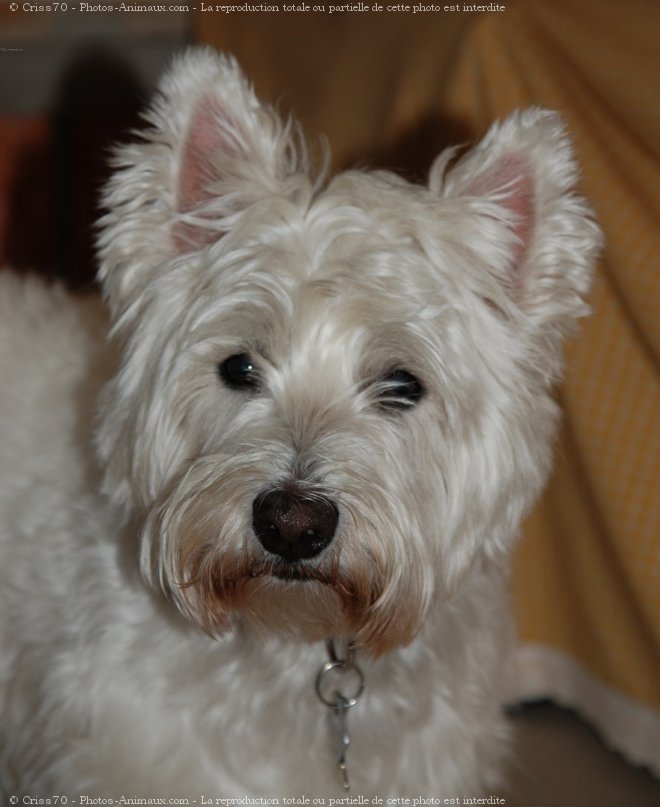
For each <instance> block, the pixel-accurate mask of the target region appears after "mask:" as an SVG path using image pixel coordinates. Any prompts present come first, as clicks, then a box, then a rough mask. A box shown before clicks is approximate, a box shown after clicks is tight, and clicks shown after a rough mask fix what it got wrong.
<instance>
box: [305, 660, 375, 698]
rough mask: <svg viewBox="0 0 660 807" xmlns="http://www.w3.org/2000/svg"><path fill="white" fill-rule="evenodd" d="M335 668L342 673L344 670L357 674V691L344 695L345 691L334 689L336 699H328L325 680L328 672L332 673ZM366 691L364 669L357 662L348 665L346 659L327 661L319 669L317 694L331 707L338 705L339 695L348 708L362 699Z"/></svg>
mask: <svg viewBox="0 0 660 807" xmlns="http://www.w3.org/2000/svg"><path fill="white" fill-rule="evenodd" d="M333 670H339V671H341V673H344V672H353V673H355V675H356V676H357V689H356V690H355V693H354V694H353V695H351V696H350V697H347V696H346V695H344V693H343V692H340V691H339V690H338V689H334V690H333V694H334V696H335V697H334V700H328V698H327V697H326V696H325V695H324V694H323V682H324V679H325V678H326V676H327V675H328V673H331V672H332V671H333ZM363 692H364V674H363V672H362V670H361V669H360V668H359V667H358V666H357V664H353V663H351V664H350V665H348V664H347V663H346V661H342V660H337V661H326V663H325V664H324V665H323V666H322V667H321V669H320V670H319V674H318V675H317V676H316V694H317V695H318V697H319V699H320V700H321V702H322V703H324V704H325V705H326V706H329V707H330V708H334V707H335V706H336V705H337V696H339V697H341V698H342V699H343V701H344V705H345V706H346V708H349V707H351V706H355V704H356V703H357V702H358V701H359V700H360V698H361V697H362V693H363Z"/></svg>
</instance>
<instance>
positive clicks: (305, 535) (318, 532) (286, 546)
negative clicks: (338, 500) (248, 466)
mask: <svg viewBox="0 0 660 807" xmlns="http://www.w3.org/2000/svg"><path fill="white" fill-rule="evenodd" d="M338 518H339V513H338V510H337V507H336V505H335V504H334V503H333V502H332V501H330V500H329V499H327V498H325V497H323V496H319V495H316V494H311V495H310V494H309V493H304V492H300V491H297V490H295V489H283V488H275V489H273V490H270V491H267V492H266V493H261V494H260V495H259V496H257V497H256V499H255V500H254V501H253V502H252V529H253V530H254V534H255V535H256V536H257V538H258V539H259V542H260V543H261V545H262V546H263V548H264V549H265V550H266V551H267V552H270V553H271V554H273V555H278V556H279V557H280V558H282V559H283V560H285V561H287V562H288V563H295V562H297V561H299V560H305V559H306V558H313V557H315V556H316V555H318V554H319V553H321V552H322V551H323V550H324V549H325V548H326V547H327V546H329V544H330V542H331V541H332V539H333V537H334V534H335V530H336V529H337V520H338Z"/></svg>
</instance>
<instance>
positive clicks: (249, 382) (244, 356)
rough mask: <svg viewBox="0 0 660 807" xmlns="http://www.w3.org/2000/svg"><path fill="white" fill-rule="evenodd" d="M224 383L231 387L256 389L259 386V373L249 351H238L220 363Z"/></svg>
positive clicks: (219, 369) (220, 372) (219, 367)
mask: <svg viewBox="0 0 660 807" xmlns="http://www.w3.org/2000/svg"><path fill="white" fill-rule="evenodd" d="M218 372H219V374H220V378H221V379H222V381H223V382H224V384H225V385H226V386H227V387H229V388H230V389H236V390H255V389H258V387H259V374H258V372H257V368H256V367H255V364H254V362H253V361H252V357H251V356H250V354H249V353H237V354H236V355H235V356H230V357H229V358H228V359H225V360H224V361H223V362H222V363H221V364H219V365H218Z"/></svg>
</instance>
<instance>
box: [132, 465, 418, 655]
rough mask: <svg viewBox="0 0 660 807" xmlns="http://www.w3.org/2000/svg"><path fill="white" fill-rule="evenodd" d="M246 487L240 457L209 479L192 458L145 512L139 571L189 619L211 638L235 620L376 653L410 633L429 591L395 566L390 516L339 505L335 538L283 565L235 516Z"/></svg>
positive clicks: (245, 499)
mask: <svg viewBox="0 0 660 807" xmlns="http://www.w3.org/2000/svg"><path fill="white" fill-rule="evenodd" d="M225 470H227V469H225ZM202 477H205V478H202ZM246 482H248V483H249V484H245V483H246ZM246 488H249V490H250V491H252V490H253V489H254V479H253V478H252V477H251V473H250V472H249V471H248V466H247V463H245V462H237V463H236V465H235V467H233V468H232V472H231V473H224V474H221V475H214V477H213V478H211V473H210V466H209V465H208V464H200V465H198V466H195V465H193V466H191V468H190V469H189V470H188V472H187V474H186V475H185V477H184V478H183V479H181V480H180V482H179V484H178V485H177V486H176V487H175V488H174V490H173V492H171V493H170V495H169V496H168V497H167V498H166V499H164V500H163V501H162V502H161V503H160V505H157V506H155V507H154V508H153V509H152V511H151V513H150V514H149V517H148V518H147V521H146V524H145V529H144V532H143V536H142V569H143V573H144V574H145V576H146V578H147V579H148V580H149V581H150V582H151V583H152V584H153V585H156V586H157V587H159V588H160V589H161V590H162V591H163V592H164V593H165V595H166V596H167V597H168V598H169V599H170V600H171V601H172V602H173V603H174V604H175V605H176V606H177V608H178V609H179V610H180V611H181V612H182V613H183V614H184V615H185V616H186V617H187V618H189V619H191V620H192V621H193V622H194V623H196V624H197V625H198V626H199V627H200V628H201V629H202V630H203V631H204V632H206V633H208V634H209V635H212V636H219V635H221V634H223V633H225V632H226V631H228V630H230V629H231V628H232V626H233V624H234V621H235V619H236V617H239V618H242V619H245V620H247V621H248V622H249V623H250V624H251V625H252V626H254V627H255V628H257V629H260V630H264V631H267V632H276V633H279V634H284V635H286V636H290V637H293V638H295V639H298V640H301V641H316V640H321V639H324V638H327V637H329V636H350V637H352V638H354V639H355V640H356V641H357V642H358V643H359V644H360V645H362V646H364V647H365V648H366V649H367V650H368V651H369V652H371V653H372V654H373V655H380V654H382V653H384V652H387V651H388V650H391V649H392V648H394V647H396V646H400V645H405V644H407V643H408V642H410V641H411V640H412V639H413V638H414V636H415V634H416V632H417V631H418V629H419V627H420V625H421V623H422V621H423V616H424V613H425V611H426V609H427V607H428V603H429V600H430V596H429V592H428V585H426V586H425V585H423V584H422V585H420V584H419V576H417V584H416V585H412V580H413V579H414V576H413V575H411V574H410V573H408V572H409V570H408V572H407V571H406V570H404V569H403V568H402V562H403V561H404V560H407V561H409V560H410V556H411V554H412V553H411V552H410V551H407V552H406V555H405V557H404V556H397V557H391V556H389V555H388V553H387V546H388V542H387V538H386V536H387V535H391V533H392V524H391V520H392V519H393V516H392V519H388V518H387V516H384V517H383V518H382V519H381V521H380V522H379V523H378V524H374V523H373V521H370V520H367V519H364V518H361V516H360V511H359V509H358V508H356V507H355V506H353V507H351V506H350V505H349V506H345V507H344V510H345V512H346V513H347V514H348V515H347V517H346V522H347V523H348V525H349V526H344V528H343V529H342V530H341V533H342V534H341V535H340V536H338V537H336V538H335V540H334V541H333V544H332V545H331V546H330V547H329V548H328V549H326V550H325V551H324V552H323V553H322V554H321V555H320V556H319V557H318V558H313V559H309V560H302V561H298V562H296V563H288V562H285V561H283V560H281V559H280V558H278V557H277V556H275V555H271V554H269V553H267V552H265V551H264V550H263V549H262V548H261V547H260V546H259V545H258V542H257V540H256V538H255V537H254V536H253V535H252V532H251V526H250V524H249V523H248V522H247V519H246V516H245V515H241V514H245V513H247V512H249V506H247V505H248V503H249V502H251V493H250V494H248V495H246ZM367 510H368V512H371V513H372V514H373V512H374V511H373V509H372V508H367ZM389 545H390V546H392V545H394V546H402V545H405V542H403V541H401V540H399V541H394V540H391V541H390V544H389ZM425 577H426V580H427V582H428V580H430V579H432V575H426V576H425Z"/></svg>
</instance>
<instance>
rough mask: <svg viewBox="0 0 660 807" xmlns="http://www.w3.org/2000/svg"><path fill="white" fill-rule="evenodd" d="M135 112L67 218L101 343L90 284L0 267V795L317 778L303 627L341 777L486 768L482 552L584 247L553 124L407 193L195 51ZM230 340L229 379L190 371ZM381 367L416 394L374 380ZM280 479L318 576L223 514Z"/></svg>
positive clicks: (531, 461) (500, 657) (323, 776)
mask: <svg viewBox="0 0 660 807" xmlns="http://www.w3.org/2000/svg"><path fill="white" fill-rule="evenodd" d="M148 119H149V122H150V125H151V128H150V130H149V131H148V133H147V134H146V135H145V137H144V139H143V140H142V141H140V142H138V143H136V144H134V145H131V146H126V147H124V148H122V149H120V150H119V151H118V153H117V157H116V165H117V173H116V174H115V177H114V179H113V180H112V182H111V183H110V185H109V187H108V189H107V192H106V196H105V203H106V206H107V209H108V212H107V214H106V215H105V217H104V219H103V221H102V231H101V235H100V239H99V253H100V264H101V271H100V277H101V279H102V281H103V285H104V289H105V292H106V297H107V302H108V304H109V309H110V312H111V318H112V323H113V324H112V335H113V345H114V346H116V348H117V350H115V347H112V348H110V347H106V344H105V342H104V338H103V332H104V330H105V314H104V313H103V309H102V308H101V307H100V304H99V302H98V301H97V300H94V299H88V300H82V299H77V298H74V297H71V296H69V295H68V294H66V293H65V292H64V291H62V290H61V289H58V288H55V289H51V288H46V287H45V286H44V285H42V284H41V283H40V282H39V281H37V280H34V279H30V280H27V281H19V280H18V279H16V278H15V277H13V276H12V275H10V274H5V275H3V276H2V277H0V374H1V377H2V394H1V396H0V423H1V424H2V427H3V439H2V444H1V446H0V480H1V485H0V608H1V610H0V614H1V622H0V646H1V648H2V653H1V656H0V705H1V708H2V718H1V720H0V765H1V767H0V792H3V794H4V795H17V796H21V795H32V796H46V795H51V794H53V793H60V794H66V795H68V796H69V797H70V798H72V797H74V796H79V795H87V796H95V797H99V796H103V797H111V796H112V797H115V798H117V797H119V796H121V795H122V794H124V795H130V796H141V797H144V798H149V797H157V796H166V797H175V796H182V797H187V798H190V799H199V798H200V797H201V795H203V794H206V795H209V796H213V797H216V796H217V797H220V796H225V797H229V796H238V797H240V796H244V795H246V794H255V795H270V796H285V795H301V794H306V795H309V796H330V795H338V794H340V793H341V786H340V781H339V776H338V773H337V770H336V766H335V764H334V759H333V756H332V752H331V751H330V748H329V739H328V734H327V726H326V721H325V712H326V709H325V708H324V707H323V706H322V705H321V704H320V702H319V701H318V700H317V698H316V696H315V694H314V689H313V685H314V679H315V676H316V673H317V671H318V669H319V667H320V665H321V664H322V662H323V661H324V660H325V651H324V646H323V641H322V640H323V639H325V638H326V637H328V636H337V637H339V636H353V637H354V638H355V640H356V641H357V644H358V648H359V649H358V662H359V664H360V666H361V667H362V669H363V671H364V673H365V678H366V691H365V695H364V697H363V699H362V700H361V701H360V702H359V704H358V705H357V706H355V707H354V708H353V709H352V710H351V711H350V714H349V728H350V732H351V739H352V745H351V747H350V750H349V753H348V763H349V772H350V775H351V779H352V782H353V789H354V793H363V794H366V795H374V794H380V795H385V794H388V795H405V796H410V797H412V796H415V795H417V796H420V795H421V796H434V797H447V796H448V797H453V796H456V795H460V794H465V795H478V794H479V793H480V792H484V791H487V790H488V789H489V788H492V787H494V786H495V785H496V784H497V783H498V782H499V781H500V778H501V770H502V759H503V753H504V749H505V747H506V738H507V735H508V728H507V725H506V722H505V720H504V718H503V716H502V714H501V708H500V694H501V691H502V688H503V676H504V670H505V666H506V651H507V646H508V642H509V640H510V625H509V616H508V604H507V594H506V584H507V567H508V560H507V559H508V556H509V554H510V550H511V548H512V545H513V542H514V540H515V538H516V536H517V533H518V530H519V525H520V521H521V518H522V516H523V515H524V514H525V513H526V512H527V510H528V509H529V507H530V506H531V504H532V503H533V501H534V499H535V497H536V496H537V495H538V493H539V491H540V490H541V487H542V485H543V482H544V480H545V478H546V476H547V473H548V469H549V466H550V459H551V457H550V454H551V441H552V436H553V433H554V429H555V424H556V419H557V408H556V406H555V404H554V402H553V401H552V398H551V388H552V384H553V383H554V381H555V380H556V379H557V377H558V375H559V373H560V371H561V340H562V338H563V337H564V336H565V334H566V333H568V332H570V331H571V329H572V327H573V325H574V322H575V320H576V319H577V318H578V317H579V316H581V315H583V314H584V313H585V306H584V303H583V302H582V299H583V296H584V294H585V292H586V291H587V289H588V285H589V279H590V272H591V266H592V263H593V260H594V257H595V254H596V252H597V250H598V247H599V244H600V237H599V233H598V230H597V228H596V226H595V224H594V223H593V220H592V219H591V217H590V214H589V210H588V208H587V207H586V205H585V203H584V202H583V201H582V200H581V199H579V197H577V196H576V195H575V194H574V185H575V181H576V173H577V171H576V166H575V163H574V160H573V157H572V153H571V148H570V145H569V143H568V140H567V137H566V134H565V132H564V130H563V127H562V124H561V122H560V121H559V119H558V117H557V116H556V115H554V114H552V113H548V112H543V111H540V110H529V111H526V112H522V113H516V114H514V115H512V116H511V117H510V118H509V119H508V120H506V121H505V122H503V123H502V124H500V125H496V126H494V127H493V128H492V129H491V131H490V132H489V134H488V135H487V136H486V138H485V139H484V141H483V142H482V143H481V144H479V145H478V146H477V147H476V148H475V149H474V150H473V151H472V152H470V153H469V154H467V155H466V156H464V157H462V158H461V159H460V160H459V161H458V162H456V163H455V164H454V165H453V166H450V167H449V168H448V165H450V163H451V162H452V159H453V153H452V154H450V153H446V154H445V155H441V157H439V158H438V160H437V162H436V164H435V165H434V167H433V169H432V171H431V177H430V181H429V186H428V188H422V187H417V186H412V185H409V184H408V183H406V182H404V181H403V180H401V179H398V178H396V177H394V176H392V175H390V174H386V173H382V172H380V173H379V172H376V173H362V172H347V173H344V174H340V175H339V176H337V177H335V178H333V179H332V180H330V181H329V182H328V181H326V180H325V178H324V176H323V171H320V172H317V173H316V174H314V173H313V172H312V170H311V169H310V159H309V157H308V156H307V153H306V150H305V147H304V145H303V141H302V138H301V136H300V134H299V133H298V131H297V129H296V127H295V126H294V125H292V124H286V125H285V124H283V123H282V122H281V121H280V120H279V118H278V117H277V116H276V115H275V113H274V112H273V111H272V110H271V109H269V108H268V107H265V106H263V105H261V104H260V103H259V102H258V101H257V99H256V98H255V97H254V94H253V92H252V90H251V88H250V87H249V85H248V84H247V82H246V80H245V79H244V78H243V76H242V74H241V73H240V71H239V69H238V67H237V66H236V64H235V63H234V62H233V60H231V59H229V58H227V57H222V56H217V55H215V54H212V53H211V52H209V51H205V50H201V51H193V52H190V53H189V54H187V55H186V56H185V57H183V58H181V59H180V60H179V61H178V62H177V63H176V64H175V65H174V67H173V68H172V70H171V72H170V73H169V74H168V75H167V76H166V77H165V79H164V80H163V83H162V85H161V91H160V94H159V96H158V98H157V100H156V101H155V103H154V105H153V106H152V108H151V111H150V112H149V115H148ZM237 353H249V354H250V355H251V356H252V357H253V359H254V361H255V363H256V364H257V366H258V368H259V374H260V378H261V386H260V389H259V390H258V391H257V392H254V393H253V392H246V391H244V390H232V389H228V388H227V387H226V386H225V385H223V383H222V381H221V380H220V378H219V376H218V372H217V367H218V364H219V363H221V362H222V361H224V360H225V359H226V358H227V357H228V356H230V355H233V354H237ZM394 369H406V370H407V371H409V372H411V373H413V374H414V375H416V376H417V377H418V378H420V379H421V380H422V383H423V386H424V388H425V395H424V397H423V398H422V399H421V401H419V403H417V405H414V406H410V407H409V408H406V409H400V410H391V409H385V408H383V407H382V406H381V405H380V404H379V401H380V398H379V395H382V393H383V390H384V388H385V387H386V382H384V381H383V379H384V378H385V377H386V376H387V374H388V373H389V372H391V371H392V370H394ZM106 380H107V384H106V386H105V391H104V392H103V395H102V398H101V406H100V416H99V418H98V423H97V424H96V426H95V427H94V428H95V430H96V444H97V448H98V455H97V456H98V458H100V463H98V465H97V459H96V458H95V455H94V452H93V450H92V443H93V440H92V430H93V426H92V424H93V421H94V412H95V401H96V397H97V393H98V391H99V389H100V387H101V385H102V384H103V383H105V382H106ZM384 384H385V387H384ZM97 467H98V468H99V469H100V470H99V471H98V472H97V470H96V469H97ZM291 482H295V484H296V485H299V486H301V487H303V488H305V490H307V491H309V493H310V495H331V496H332V498H333V500H335V501H336V503H337V507H338V510H339V521H338V526H337V532H336V535H335V537H334V540H333V542H332V543H331V545H330V546H329V547H328V548H327V549H326V550H324V552H323V553H322V554H321V555H319V556H318V557H317V558H313V559H311V560H307V561H304V563H303V564H301V568H303V569H305V570H307V571H308V572H309V573H310V575H311V574H312V572H313V573H314V574H315V575H317V577H319V578H320V579H319V580H311V579H310V580H305V581H300V580H291V581H288V582H287V581H285V580H282V579H281V576H280V577H277V578H276V577H274V576H272V574H271V573H269V569H270V568H271V567H270V566H269V564H270V563H271V559H270V557H269V556H268V553H266V552H265V550H264V549H263V548H262V547H261V545H260V544H259V542H258V541H257V540H256V538H255V535H254V532H253V530H252V523H251V518H252V515H251V513H252V509H251V508H252V501H253V499H254V498H255V497H256V496H257V495H258V494H259V493H260V492H263V491H264V490H267V489H268V488H269V487H270V486H272V485H276V484H289V483H291ZM140 567H141V572H142V574H140ZM248 569H249V570H251V572H254V571H255V570H257V569H258V570H259V576H258V577H252V576H250V574H247V571H246V570H248ZM237 570H242V571H240V574H243V575H244V579H243V578H242V579H241V580H240V596H239V595H238V594H237V595H236V598H235V599H234V600H232V599H231V596H230V594H228V593H227V591H229V590H233V589H231V587H232V586H234V585H235V584H236V580H235V577H236V575H238V574H239V571H237ZM145 581H146V582H145ZM200 628H202V629H203V630H200ZM3 788H4V791H3V790H2V789H3Z"/></svg>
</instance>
